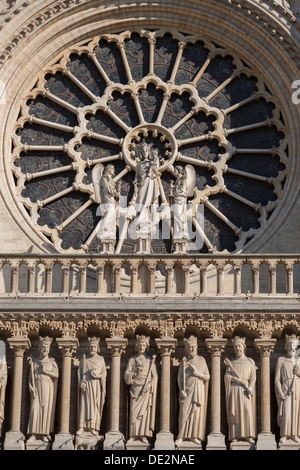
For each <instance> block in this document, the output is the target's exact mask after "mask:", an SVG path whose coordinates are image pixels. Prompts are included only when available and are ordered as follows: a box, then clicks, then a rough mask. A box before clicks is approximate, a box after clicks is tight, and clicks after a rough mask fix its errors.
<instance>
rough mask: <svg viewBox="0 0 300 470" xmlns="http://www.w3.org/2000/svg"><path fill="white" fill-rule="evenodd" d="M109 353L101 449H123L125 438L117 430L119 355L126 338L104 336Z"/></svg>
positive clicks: (122, 350)
mask: <svg viewBox="0 0 300 470" xmlns="http://www.w3.org/2000/svg"><path fill="white" fill-rule="evenodd" d="M105 341H106V344H107V349H108V351H109V352H110V353H111V377H110V414H109V431H108V432H107V433H106V434H105V440H104V443H103V450H124V449H125V438H124V436H123V434H122V433H121V432H120V430H119V424H120V423H119V421H120V374H121V356H122V354H123V353H124V352H125V350H126V346H127V343H128V341H127V339H126V338H116V337H115V338H106V339H105Z"/></svg>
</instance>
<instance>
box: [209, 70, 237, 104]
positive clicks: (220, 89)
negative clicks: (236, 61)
mask: <svg viewBox="0 0 300 470" xmlns="http://www.w3.org/2000/svg"><path fill="white" fill-rule="evenodd" d="M236 77H237V72H236V71H235V72H234V73H233V74H232V75H231V76H230V77H228V78H227V80H225V81H224V82H223V83H221V85H219V86H218V87H217V88H216V89H215V90H214V91H213V92H212V93H211V94H210V95H209V96H207V97H206V98H204V101H205V102H207V103H209V102H210V101H211V100H213V99H214V98H215V97H216V96H217V95H218V94H219V93H220V92H221V91H222V90H224V88H225V87H226V86H227V85H229V83H231V82H232V80H234V79H235V78H236Z"/></svg>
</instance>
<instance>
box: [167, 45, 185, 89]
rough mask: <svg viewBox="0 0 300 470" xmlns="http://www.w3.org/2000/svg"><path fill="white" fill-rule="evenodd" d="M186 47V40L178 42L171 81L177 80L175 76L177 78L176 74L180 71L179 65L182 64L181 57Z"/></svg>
mask: <svg viewBox="0 0 300 470" xmlns="http://www.w3.org/2000/svg"><path fill="white" fill-rule="evenodd" d="M185 47H186V44H185V42H179V43H178V53H177V57H176V60H175V64H174V67H173V70H172V74H171V77H170V82H171V83H174V82H175V78H176V75H177V72H178V68H179V65H180V61H181V58H182V54H183V50H184V48H185Z"/></svg>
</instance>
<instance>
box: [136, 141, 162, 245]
mask: <svg viewBox="0 0 300 470" xmlns="http://www.w3.org/2000/svg"><path fill="white" fill-rule="evenodd" d="M141 157H142V158H141V161H140V162H139V163H138V164H137V168H136V177H135V181H134V184H135V188H136V196H135V207H136V212H137V217H136V218H135V219H134V220H133V221H132V222H131V224H130V226H129V231H131V232H129V233H134V232H135V231H136V232H137V234H138V235H137V236H138V237H141V238H149V237H150V236H151V218H150V215H151V212H150V211H151V205H152V204H157V202H158V197H159V194H160V191H159V184H158V176H159V156H158V151H157V150H154V151H153V152H151V146H150V145H148V144H147V143H146V142H145V141H144V143H143V146H142V152H141ZM132 238H134V237H132Z"/></svg>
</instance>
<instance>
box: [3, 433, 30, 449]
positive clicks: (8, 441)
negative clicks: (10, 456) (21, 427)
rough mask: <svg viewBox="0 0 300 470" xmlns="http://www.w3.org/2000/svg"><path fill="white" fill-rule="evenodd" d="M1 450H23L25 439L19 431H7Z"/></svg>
mask: <svg viewBox="0 0 300 470" xmlns="http://www.w3.org/2000/svg"><path fill="white" fill-rule="evenodd" d="M3 450H25V437H24V434H23V433H21V431H8V432H7V433H6V434H5V441H4V444H3Z"/></svg>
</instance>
